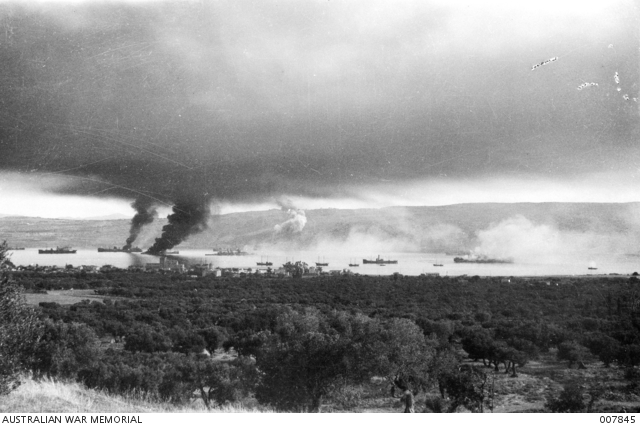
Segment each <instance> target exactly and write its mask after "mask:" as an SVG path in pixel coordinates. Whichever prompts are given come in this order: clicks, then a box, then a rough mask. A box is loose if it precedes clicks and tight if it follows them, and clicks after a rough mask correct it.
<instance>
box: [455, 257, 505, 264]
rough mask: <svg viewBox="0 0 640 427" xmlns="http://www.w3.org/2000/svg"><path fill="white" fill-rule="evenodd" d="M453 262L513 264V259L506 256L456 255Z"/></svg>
mask: <svg viewBox="0 0 640 427" xmlns="http://www.w3.org/2000/svg"><path fill="white" fill-rule="evenodd" d="M453 262H456V263H469V264H513V259H511V258H505V259H499V258H487V257H476V258H460V257H455V258H454V259H453Z"/></svg>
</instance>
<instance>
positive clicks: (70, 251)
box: [38, 248, 77, 255]
mask: <svg viewBox="0 0 640 427" xmlns="http://www.w3.org/2000/svg"><path fill="white" fill-rule="evenodd" d="M76 252H77V251H76V250H75V249H65V248H56V249H38V253H39V254H47V255H49V254H75V253H76Z"/></svg>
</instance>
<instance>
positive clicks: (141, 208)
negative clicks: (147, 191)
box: [123, 198, 157, 250]
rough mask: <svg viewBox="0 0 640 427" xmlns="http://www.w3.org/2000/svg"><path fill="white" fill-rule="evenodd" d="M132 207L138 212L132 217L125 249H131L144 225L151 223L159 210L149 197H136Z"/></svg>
mask: <svg viewBox="0 0 640 427" xmlns="http://www.w3.org/2000/svg"><path fill="white" fill-rule="evenodd" d="M131 207H132V208H134V209H135V210H136V214H135V215H134V217H133V218H132V219H131V228H130V229H129V237H128V238H127V243H126V244H125V245H124V247H123V249H125V250H128V249H131V245H132V244H133V242H135V241H136V239H137V238H138V235H139V234H140V231H141V230H142V227H144V226H145V225H147V224H151V223H152V222H153V220H154V219H155V217H156V215H157V212H156V209H155V208H154V207H153V202H152V201H151V200H149V199H147V198H139V199H136V200H135V201H134V202H133V203H132V204H131Z"/></svg>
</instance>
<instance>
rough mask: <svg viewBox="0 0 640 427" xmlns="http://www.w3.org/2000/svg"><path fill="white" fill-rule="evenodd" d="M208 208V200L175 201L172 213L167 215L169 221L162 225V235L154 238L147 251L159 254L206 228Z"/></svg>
mask: <svg viewBox="0 0 640 427" xmlns="http://www.w3.org/2000/svg"><path fill="white" fill-rule="evenodd" d="M209 209H210V208H209V201H208V200H203V201H200V200H198V201H196V200H181V201H177V202H176V203H175V205H174V206H173V213H172V214H171V215H169V216H168V217H167V219H168V220H169V223H168V224H167V225H165V226H164V227H162V236H160V237H158V238H157V239H156V242H155V243H154V244H153V246H152V247H150V248H149V250H148V251H147V253H148V254H151V255H159V254H161V253H162V252H163V251H166V250H167V249H171V248H173V247H174V246H176V245H178V244H180V243H181V242H182V241H183V240H184V239H186V238H187V237H189V236H190V235H192V234H197V233H201V232H202V231H204V230H206V229H207V219H208V218H209V215H210V213H209Z"/></svg>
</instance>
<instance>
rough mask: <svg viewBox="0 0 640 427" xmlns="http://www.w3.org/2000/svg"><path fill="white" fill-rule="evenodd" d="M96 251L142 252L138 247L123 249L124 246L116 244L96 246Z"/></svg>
mask: <svg viewBox="0 0 640 427" xmlns="http://www.w3.org/2000/svg"><path fill="white" fill-rule="evenodd" d="M98 252H127V253H130V252H142V249H140V248H131V249H124V248H119V247H117V246H114V247H113V248H98Z"/></svg>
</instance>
